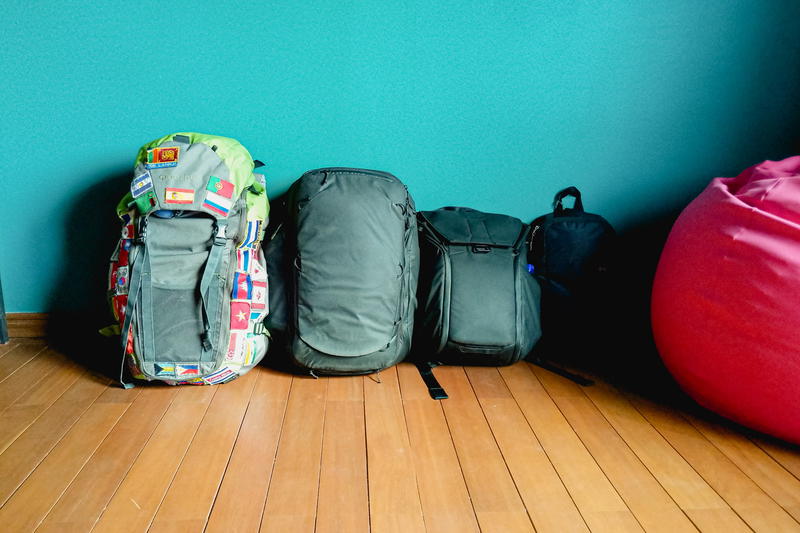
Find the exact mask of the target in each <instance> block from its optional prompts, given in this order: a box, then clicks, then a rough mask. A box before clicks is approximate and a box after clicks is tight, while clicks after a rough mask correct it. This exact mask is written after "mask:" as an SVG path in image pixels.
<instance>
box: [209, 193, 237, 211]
mask: <svg viewBox="0 0 800 533" xmlns="http://www.w3.org/2000/svg"><path fill="white" fill-rule="evenodd" d="M232 205H233V200H231V199H230V198H225V197H224V196H221V195H219V194H217V193H215V192H211V191H206V199H205V200H204V201H203V207H205V208H206V209H209V210H211V211H212V212H214V213H217V214H218V215H222V216H224V217H226V216H228V212H229V211H230V210H231V206H232Z"/></svg>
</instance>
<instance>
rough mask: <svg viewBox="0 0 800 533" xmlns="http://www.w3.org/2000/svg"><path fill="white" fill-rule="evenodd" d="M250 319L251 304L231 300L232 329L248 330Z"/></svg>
mask: <svg viewBox="0 0 800 533" xmlns="http://www.w3.org/2000/svg"><path fill="white" fill-rule="evenodd" d="M249 320H250V304H249V303H247V302H231V329H236V330H246V329H247V326H248V325H249Z"/></svg>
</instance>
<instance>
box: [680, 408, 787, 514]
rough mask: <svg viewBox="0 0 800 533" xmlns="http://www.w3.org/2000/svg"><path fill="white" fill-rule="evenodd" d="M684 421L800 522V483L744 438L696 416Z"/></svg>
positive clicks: (688, 417)
mask: <svg viewBox="0 0 800 533" xmlns="http://www.w3.org/2000/svg"><path fill="white" fill-rule="evenodd" d="M685 418H687V419H688V420H689V422H690V423H691V424H692V425H693V426H694V427H695V428H696V429H697V430H698V431H700V433H702V434H703V436H704V437H705V438H707V439H708V440H709V441H711V443H712V444H713V445H714V446H716V447H717V449H719V450H720V451H721V452H722V453H723V454H725V456H726V457H727V458H728V459H730V460H731V462H733V463H734V464H735V465H736V466H738V467H739V469H740V470H741V471H742V472H744V473H745V474H747V476H748V477H749V478H750V479H752V480H753V481H754V482H755V483H756V484H757V485H758V486H759V487H761V489H762V490H763V491H764V492H766V493H767V494H768V495H769V497H770V498H772V499H773V500H775V502H777V503H778V505H780V506H781V507H783V508H784V509H785V510H786V512H787V513H789V514H790V515H792V517H793V518H794V519H795V520H799V519H800V480H798V479H797V478H796V477H794V476H793V475H792V474H791V473H790V472H788V471H787V470H786V469H785V468H783V467H782V466H781V465H780V464H778V463H777V462H776V461H775V460H774V459H773V458H772V457H770V456H769V455H768V454H767V453H766V452H765V451H764V450H762V449H761V448H759V447H758V446H756V445H755V444H754V443H753V442H752V441H751V440H750V439H748V438H747V437H745V436H744V435H742V434H740V433H737V432H735V431H733V430H731V429H729V428H727V427H724V426H722V425H721V424H719V423H714V422H710V421H708V420H703V419H701V418H699V417H697V416H689V415H685Z"/></svg>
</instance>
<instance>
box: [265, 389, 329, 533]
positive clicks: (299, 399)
mask: <svg viewBox="0 0 800 533" xmlns="http://www.w3.org/2000/svg"><path fill="white" fill-rule="evenodd" d="M329 379H330V378H321V379H313V378H310V377H300V376H295V377H294V378H293V379H292V388H291V391H290V392H289V403H288V404H287V405H286V417H285V419H284V421H283V431H282V432H281V440H280V442H279V443H278V454H277V457H276V459H275V468H274V470H273V473H272V481H271V482H270V486H269V491H268V493H267V501H266V505H265V506H264V515H263V518H262V520H261V531H262V532H265V533H267V532H284V531H297V532H302V531H313V530H314V519H315V517H316V512H317V496H318V494H319V471H320V457H321V453H322V431H323V425H324V422H325V394H326V391H327V387H328V380H329Z"/></svg>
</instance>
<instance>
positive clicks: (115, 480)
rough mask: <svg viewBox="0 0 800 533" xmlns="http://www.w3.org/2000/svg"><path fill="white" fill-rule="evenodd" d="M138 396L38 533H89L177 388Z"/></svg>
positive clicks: (156, 387)
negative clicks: (87, 532)
mask: <svg viewBox="0 0 800 533" xmlns="http://www.w3.org/2000/svg"><path fill="white" fill-rule="evenodd" d="M140 388H141V393H140V394H139V396H138V397H137V398H136V400H134V402H133V403H132V404H131V407H130V408H129V409H128V410H127V411H125V414H124V415H123V416H122V418H120V419H119V421H118V422H117V424H116V425H115V426H114V429H113V430H112V431H111V433H110V434H109V435H108V437H106V439H105V440H104V441H103V443H102V444H101V445H100V447H99V448H98V449H97V451H95V452H94V454H93V455H92V457H91V458H90V459H89V461H88V462H87V463H86V465H85V466H84V467H83V468H82V469H81V471H80V473H79V474H78V475H77V477H75V479H74V480H73V481H72V483H70V485H69V487H68V488H67V490H66V491H65V492H64V494H63V495H62V496H61V498H60V499H59V500H58V502H57V503H56V505H55V506H54V507H53V508H52V510H51V511H50V512H49V513H48V515H47V516H46V517H45V519H44V521H43V522H42V524H41V525H40V526H39V528H38V529H37V531H38V532H40V533H73V532H74V533H79V532H84V531H91V529H92V527H94V524H95V523H96V522H97V519H98V518H99V517H100V514H101V513H102V512H103V509H105V507H106V505H107V504H108V502H109V501H110V500H111V497H112V496H113V495H114V492H115V491H116V490H117V488H118V487H119V485H120V483H122V480H123V479H124V477H125V475H126V474H127V472H128V470H129V469H130V467H131V465H132V464H133V462H134V461H135V460H136V457H138V455H139V453H140V452H141V451H142V448H144V446H145V444H146V443H147V441H148V439H149V438H150V436H151V435H152V434H153V432H154V431H155V429H156V426H157V425H158V424H159V422H160V421H161V418H162V417H163V416H164V413H165V412H166V410H167V408H168V407H169V405H170V403H171V402H172V400H173V398H174V397H175V394H176V392H177V389H176V388H175V387H164V386H159V385H152V386H141V387H140Z"/></svg>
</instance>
